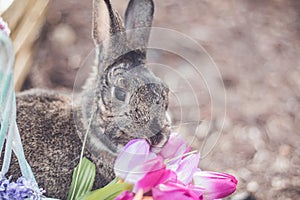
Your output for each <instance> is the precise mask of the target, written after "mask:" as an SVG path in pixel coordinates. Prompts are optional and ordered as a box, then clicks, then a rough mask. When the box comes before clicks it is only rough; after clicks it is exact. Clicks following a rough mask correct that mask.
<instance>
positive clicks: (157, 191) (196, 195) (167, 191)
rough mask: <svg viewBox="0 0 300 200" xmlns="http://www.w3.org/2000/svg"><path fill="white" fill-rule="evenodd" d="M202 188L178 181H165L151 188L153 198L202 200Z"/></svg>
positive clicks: (158, 199) (161, 199) (160, 199)
mask: <svg viewBox="0 0 300 200" xmlns="http://www.w3.org/2000/svg"><path fill="white" fill-rule="evenodd" d="M202 192H203V188H200V187H195V186H185V185H184V184H182V183H180V182H170V181H169V182H166V183H162V184H159V185H158V186H156V187H154V188H153V189H152V196H153V199H155V200H165V199H171V200H202V199H203V198H202Z"/></svg>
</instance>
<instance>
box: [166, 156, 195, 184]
mask: <svg viewBox="0 0 300 200" xmlns="http://www.w3.org/2000/svg"><path fill="white" fill-rule="evenodd" d="M199 161H200V154H191V155H188V156H186V157H184V158H183V159H182V160H180V162H179V163H178V166H177V169H176V170H175V172H176V174H177V177H178V179H179V180H180V181H181V182H183V183H184V184H190V183H191V182H192V179H193V174H194V173H195V172H196V171H197V169H198V164H199ZM167 168H168V167H167Z"/></svg>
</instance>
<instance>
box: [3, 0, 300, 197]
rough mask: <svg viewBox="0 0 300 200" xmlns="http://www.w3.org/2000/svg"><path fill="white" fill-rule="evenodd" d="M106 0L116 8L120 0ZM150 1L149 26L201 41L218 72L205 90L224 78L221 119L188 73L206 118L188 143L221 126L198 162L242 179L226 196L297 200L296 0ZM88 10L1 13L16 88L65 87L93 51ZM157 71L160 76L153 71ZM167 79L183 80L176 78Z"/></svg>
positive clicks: (32, 3)
mask: <svg viewBox="0 0 300 200" xmlns="http://www.w3.org/2000/svg"><path fill="white" fill-rule="evenodd" d="M112 4H113V6H114V7H115V8H116V9H117V10H118V11H119V12H120V13H121V15H123V13H124V10H125V8H126V5H127V1H124V0H112ZM155 6H156V7H155V16H154V26H157V27H164V28H169V29H173V30H176V31H179V32H181V33H184V34H186V35H188V36H190V37H192V38H193V39H194V40H196V41H197V42H198V43H199V44H201V45H202V46H203V47H204V49H205V50H206V51H207V52H208V54H209V55H210V56H211V58H212V59H213V60H214V62H215V63H216V65H217V66H218V69H219V70H220V73H221V75H222V77H221V79H220V80H217V79H216V80H215V82H216V84H215V85H214V86H213V88H211V89H212V90H215V91H219V90H220V91H221V89H222V88H223V84H224V87H225V89H226V116H225V119H224V116H223V114H222V113H220V115H219V116H218V115H214V116H212V114H211V103H210V98H209V93H208V92H206V89H205V88H204V87H202V84H199V82H201V81H200V80H197V77H193V76H191V77H190V79H189V82H190V83H191V84H192V85H193V88H194V91H195V94H196V96H197V99H198V101H199V108H200V110H201V116H200V118H201V121H202V122H203V123H201V124H200V125H199V126H198V125H197V124H196V125H197V126H198V129H197V131H196V135H195V137H196V140H195V142H194V143H193V146H194V147H195V148H198V147H199V145H200V143H201V141H203V139H204V138H205V137H206V135H203V134H201V130H203V129H205V128H207V127H208V128H209V129H210V130H209V131H210V132H215V131H222V134H221V136H220V138H219V141H218V143H217V145H216V146H215V147H214V148H213V150H212V151H211V152H210V154H208V155H207V156H206V157H204V158H203V159H202V161H201V163H200V167H201V169H203V170H211V171H221V172H228V173H232V174H234V175H235V176H236V177H237V178H238V180H239V185H238V189H237V193H236V195H235V196H233V197H232V199H245V200H246V199H248V200H250V199H285V200H288V199H291V200H292V199H293V200H294V199H299V198H300V123H299V122H300V59H299V55H300V1H298V0H228V1H224V0H215V1H209V0H189V1H176V0H164V1H158V0H156V1H155ZM91 10H92V0H90V1H80V0H51V1H47V0H39V1H36V0H26V1H15V2H14V3H13V4H12V6H11V7H10V8H9V9H8V10H7V11H6V12H5V13H4V14H3V15H2V17H3V18H4V19H5V20H7V21H8V23H9V26H10V28H11V29H12V34H11V37H12V39H13V40H14V48H15V51H16V58H17V60H16V89H17V90H27V89H30V88H37V87H38V88H46V89H55V90H60V91H62V92H72V90H73V85H74V81H75V77H76V73H77V71H78V69H79V68H80V66H81V65H82V63H83V62H84V59H85V58H86V57H87V56H88V55H89V53H90V51H91V50H92V49H93V41H92V38H91V19H92V12H91ZM178 48H184V47H183V46H181V45H180V44H179V45H178ZM151 55H152V54H151ZM150 57H151V58H153V59H154V60H156V61H157V62H159V63H166V64H167V65H168V66H170V67H172V66H174V68H175V67H176V70H179V71H180V73H186V74H191V71H190V67H188V66H187V64H186V63H185V62H182V61H180V59H178V58H177V57H176V55H172V54H166V53H164V52H161V53H159V52H156V53H155V54H154V56H153V55H152V56H150ZM155 72H156V73H158V75H159V73H160V70H156V71H155ZM173 84H175V85H176V84H177V85H179V86H180V85H181V82H180V79H178V80H173ZM179 86H178V87H179ZM197 86H199V88H196V89H195V87H197ZM181 92H184V89H183V90H182V91H180V90H179V91H177V93H181ZM181 94H183V93H181ZM171 103H172V102H171ZM181 103H182V106H181V107H180V108H181V109H182V111H181V112H183V113H187V114H189V113H191V112H192V111H193V107H191V106H189V105H190V104H192V103H191V99H190V98H185V99H184V100H182V102H181ZM178 109H179V107H178V105H176V103H174V104H171V105H170V112H171V114H172V116H173V118H174V119H173V120H174V124H176V121H178V120H179V119H178V118H176V116H178V115H177V114H176V113H177V112H178ZM216 110H217V111H216V112H218V109H216ZM223 120H224V126H223ZM193 121H194V120H193V119H188V120H187V121H185V123H187V124H188V123H189V122H191V124H192V122H193ZM208 121H209V122H211V125H210V126H208V124H207V123H206V122H208ZM187 137H189V136H187Z"/></svg>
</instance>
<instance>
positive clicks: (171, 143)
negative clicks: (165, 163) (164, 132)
mask: <svg viewBox="0 0 300 200" xmlns="http://www.w3.org/2000/svg"><path fill="white" fill-rule="evenodd" d="M187 148H188V147H187V144H186V142H185V140H184V138H183V137H182V136H181V135H179V134H178V133H171V135H170V138H169V140H168V142H167V143H166V145H165V146H164V148H163V149H162V150H161V151H160V155H161V156H162V157H163V158H165V159H170V158H174V157H178V156H179V159H181V158H180V155H183V154H184V153H185V152H186V150H187Z"/></svg>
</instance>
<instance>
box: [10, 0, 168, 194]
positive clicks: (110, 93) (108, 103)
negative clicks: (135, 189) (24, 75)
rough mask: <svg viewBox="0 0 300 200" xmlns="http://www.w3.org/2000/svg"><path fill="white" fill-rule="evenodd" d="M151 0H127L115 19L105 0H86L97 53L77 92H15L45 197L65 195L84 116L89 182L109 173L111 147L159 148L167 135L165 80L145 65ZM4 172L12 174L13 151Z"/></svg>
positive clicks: (113, 151) (19, 119)
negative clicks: (92, 170)
mask: <svg viewBox="0 0 300 200" xmlns="http://www.w3.org/2000/svg"><path fill="white" fill-rule="evenodd" d="M153 12H154V5H153V2H152V0H130V2H129V4H128V7H127V10H126V14H125V25H123V22H122V20H121V19H120V17H119V15H118V13H117V12H116V11H115V10H114V9H113V8H112V6H111V4H110V2H109V0H94V6H93V32H92V35H93V38H94V41H95V45H96V50H97V53H98V54H97V56H96V65H95V67H94V73H91V75H90V78H89V79H88V81H87V83H86V85H85V87H84V91H83V92H82V93H80V94H77V95H75V96H74V98H73V99H74V101H73V100H72V96H71V95H68V94H62V93H58V92H55V91H52V92H49V91H45V90H38V89H34V90H30V91H25V92H22V93H20V94H18V95H17V123H18V125H19V129H20V134H21V138H22V142H23V144H24V151H25V155H26V158H27V159H28V162H29V164H30V165H31V167H32V170H33V172H34V174H35V176H36V179H37V181H38V183H39V186H40V187H43V188H45V189H46V191H47V193H46V195H47V196H50V197H56V198H61V199H65V198H66V196H67V193H68V189H69V186H70V184H71V179H72V172H73V169H74V167H75V166H76V165H77V164H78V161H79V155H80V151H81V147H82V141H83V138H84V134H85V131H86V129H87V128H88V124H89V120H90V119H91V128H90V133H89V135H88V138H87V144H86V151H85V156H87V157H88V158H89V159H91V160H92V161H93V162H94V163H95V164H96V168H97V175H96V181H95V185H94V187H95V188H99V187H101V186H103V185H105V184H107V183H108V182H109V181H110V180H112V179H113V177H114V173H113V163H114V159H115V156H116V155H117V152H118V150H119V149H120V147H122V146H123V145H124V144H126V143H127V142H128V141H129V140H131V139H134V138H145V139H146V140H147V141H148V142H149V143H150V145H151V147H152V149H153V150H154V151H159V150H160V149H161V148H162V147H163V145H164V144H165V143H166V141H167V140H168V138H169V134H170V121H169V118H168V117H167V113H166V112H167V108H168V92H169V89H168V87H167V86H166V85H165V84H164V83H163V82H162V81H161V80H160V79H159V78H157V77H156V76H155V75H154V74H153V73H152V72H151V71H150V70H149V69H148V68H147V66H146V64H145V59H146V47H147V43H148V38H149V34H150V28H151V24H152V19H153ZM10 173H11V174H13V175H14V176H17V175H20V172H19V168H18V164H17V161H16V159H15V158H13V163H12V166H11V170H10Z"/></svg>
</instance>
